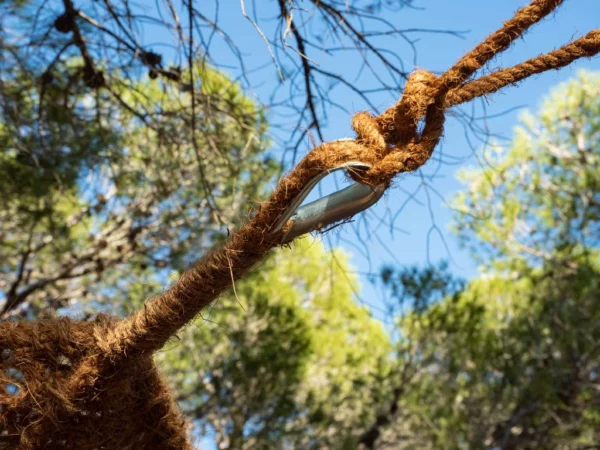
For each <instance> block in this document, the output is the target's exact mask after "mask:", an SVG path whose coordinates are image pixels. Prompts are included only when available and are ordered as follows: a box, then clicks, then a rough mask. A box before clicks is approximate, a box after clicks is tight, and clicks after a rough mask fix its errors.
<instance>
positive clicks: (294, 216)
mask: <svg viewBox="0 0 600 450" xmlns="http://www.w3.org/2000/svg"><path fill="white" fill-rule="evenodd" d="M370 168H371V165H370V164H367V163H363V162H359V161H350V162H347V163H344V164H341V165H339V166H338V167H335V168H333V169H330V170H328V171H324V172H322V173H320V174H319V175H317V176H316V177H314V178H313V179H312V180H310V182H309V183H308V184H307V185H306V186H305V187H304V188H303V189H302V191H300V193H299V194H298V195H297V196H296V198H295V199H294V200H293V201H292V203H291V204H290V205H289V206H288V208H287V209H286V210H285V212H284V213H283V215H282V216H281V217H280V218H279V220H278V221H277V222H276V223H275V227H274V229H273V232H274V233H276V232H278V231H280V230H281V229H282V228H283V226H284V225H285V224H286V223H287V222H288V221H289V220H291V221H292V225H291V227H290V229H289V230H288V231H287V233H286V234H285V235H284V236H283V237H282V239H281V243H282V244H285V243H286V242H290V241H291V240H293V239H294V238H296V237H298V236H301V235H303V234H305V233H310V232H311V231H313V230H317V229H320V228H323V227H326V226H328V225H331V224H333V223H335V222H339V221H341V220H345V219H349V218H350V217H352V216H354V215H355V214H358V213H359V212H361V211H364V210H365V209H367V208H369V207H370V206H372V205H374V204H375V203H376V202H377V201H378V200H379V199H380V198H381V196H382V195H383V193H384V192H385V185H383V184H380V185H378V186H375V187H372V186H368V185H366V184H360V183H354V184H353V185H351V186H349V187H347V188H344V189H342V190H340V191H337V192H334V193H333V194H330V195H327V196H325V197H323V198H320V199H318V200H315V201H314V202H311V203H308V204H306V205H304V206H302V207H300V208H299V206H300V204H301V203H302V202H303V201H304V199H305V198H306V196H307V195H308V194H309V193H310V191H312V189H313V188H314V187H315V186H316V185H317V183H318V182H319V181H321V180H322V179H323V178H325V177H326V176H327V175H329V174H330V173H332V172H335V171H338V170H343V169H358V170H368V169H370Z"/></svg>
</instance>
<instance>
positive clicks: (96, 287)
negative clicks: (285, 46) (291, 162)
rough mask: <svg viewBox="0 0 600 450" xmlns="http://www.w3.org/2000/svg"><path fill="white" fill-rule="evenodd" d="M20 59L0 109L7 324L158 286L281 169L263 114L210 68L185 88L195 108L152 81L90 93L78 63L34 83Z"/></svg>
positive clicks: (1, 250) (1, 273)
mask: <svg viewBox="0 0 600 450" xmlns="http://www.w3.org/2000/svg"><path fill="white" fill-rule="evenodd" d="M14 55H15V56H14V58H15V64H14V65H12V66H11V67H10V69H9V70H7V71H6V72H5V73H3V74H2V78H3V81H2V91H1V95H2V99H3V102H2V106H1V107H0V108H1V110H2V119H0V147H1V148H2V152H1V153H0V178H1V179H2V180H3V182H2V183H0V223H2V230H1V231H0V261H1V263H0V299H4V300H5V305H4V308H5V309H6V311H3V313H6V314H13V315H14V314H21V315H27V316H29V317H35V316H37V315H40V314H42V315H43V314H46V313H51V311H53V310H57V309H58V310H60V309H61V308H62V307H64V306H77V307H78V308H80V307H84V308H86V304H87V303H88V301H89V300H91V299H93V300H94V302H95V303H94V307H93V308H92V309H90V311H93V310H95V309H96V308H97V306H98V303H97V302H103V303H106V304H110V303H112V302H113V299H115V298H116V297H119V296H123V297H122V298H126V295H127V294H126V292H127V289H128V286H129V284H130V282H131V281H132V280H135V279H137V278H138V277H141V276H153V278H154V279H155V280H156V281H164V275H165V271H166V270H168V268H169V267H171V268H174V269H181V268H183V267H185V266H187V265H188V264H189V263H190V262H191V261H192V260H195V259H196V258H197V255H198V254H200V253H202V252H203V251H205V250H206V249H207V248H209V247H210V246H211V245H213V244H214V242H215V241H217V240H218V239H222V236H223V235H225V234H226V233H224V231H225V227H233V226H235V225H236V224H237V223H239V220H240V219H242V218H243V217H244V216H245V214H246V211H247V209H248V207H249V205H248V204H247V201H248V199H249V198H251V199H256V198H261V197H262V196H263V195H264V194H265V188H266V187H267V186H269V184H270V182H271V181H272V177H273V175H274V174H275V173H277V172H278V170H279V169H278V164H276V163H275V162H274V161H273V160H272V159H271V158H269V157H268V156H266V155H265V153H264V152H265V149H266V146H267V145H268V140H267V139H266V137H265V133H266V130H267V126H266V120H265V117H264V113H263V112H262V111H261V110H260V109H259V108H258V107H257V105H256V104H255V103H254V102H252V101H251V100H250V99H249V98H247V97H246V96H245V95H244V94H243V92H242V91H241V90H240V87H239V86H238V85H237V84H236V83H233V82H232V81H231V80H230V79H229V78H227V76H225V75H224V74H223V73H221V72H219V71H217V70H214V69H211V68H210V67H207V66H206V64H204V63H203V62H202V61H199V62H198V63H197V66H196V68H197V69H196V71H195V73H194V80H193V83H192V80H191V79H188V80H186V81H187V86H194V99H195V100H194V102H192V95H191V93H190V92H188V91H185V90H180V89H179V88H178V87H177V85H172V84H168V83H164V82H162V81H160V80H150V79H148V78H145V77H143V78H141V79H139V80H137V81H136V80H131V79H128V80H127V81H128V82H129V83H130V84H131V83H133V86H134V88H135V89H133V90H132V89H124V88H122V89H120V88H114V89H112V90H100V91H97V92H95V93H93V94H92V93H90V92H89V91H88V89H87V88H86V87H85V86H84V84H83V82H82V80H81V79H80V78H79V75H78V73H79V70H80V66H81V62H80V61H79V60H78V59H70V60H68V61H66V62H64V63H63V64H61V67H60V68H62V70H63V71H62V73H57V74H56V75H55V76H53V77H52V78H50V79H43V77H42V80H41V81H40V79H37V78H36V77H32V76H31V73H35V71H36V70H39V69H38V68H37V67H30V68H29V70H26V68H27V66H26V62H24V61H20V60H18V57H19V53H18V52H17V51H15V52H14ZM16 62H18V64H17V63H16ZM55 69H56V71H57V72H58V68H55ZM112 76H113V80H112V81H113V82H114V83H115V85H116V86H120V85H119V83H118V80H119V75H118V74H113V75H112ZM188 78H189V75H188ZM132 105H135V108H133V107H132ZM139 110H142V111H145V113H144V114H140V113H138V112H137V111H139ZM250 174H252V176H249V175H250ZM149 269H150V270H149ZM123 273H126V274H127V276H125V277H123V276H122V275H123ZM111 308H114V305H113V306H111ZM117 309H118V308H117Z"/></svg>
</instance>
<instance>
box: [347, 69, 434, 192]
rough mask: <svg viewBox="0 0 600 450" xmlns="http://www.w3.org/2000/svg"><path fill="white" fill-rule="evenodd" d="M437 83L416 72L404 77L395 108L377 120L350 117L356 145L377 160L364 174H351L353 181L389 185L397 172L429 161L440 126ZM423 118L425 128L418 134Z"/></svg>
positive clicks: (362, 115)
mask: <svg viewBox="0 0 600 450" xmlns="http://www.w3.org/2000/svg"><path fill="white" fill-rule="evenodd" d="M437 84H438V78H437V77H436V76H435V75H434V74H432V73H431V72H428V71H426V70H417V71H415V72H413V73H412V74H411V75H410V76H409V77H408V80H407V82H406V86H405V88H404V92H403V94H402V98H401V99H400V101H399V102H398V103H397V104H396V105H394V106H393V107H391V108H389V109H388V110H387V111H385V112H384V113H383V114H382V115H380V116H378V117H373V116H371V115H370V114H369V113H368V112H365V111H363V112H359V113H358V114H356V115H355V116H354V118H353V119H352V127H353V128H354V131H356V134H357V141H358V143H359V144H361V145H363V146H365V147H367V148H368V149H369V150H370V151H373V152H375V156H376V158H377V159H378V160H379V163H377V164H376V165H375V166H374V167H373V168H372V169H371V170H369V171H368V172H367V173H365V174H357V175H352V177H353V178H354V179H355V180H356V181H359V182H361V183H366V184H371V185H374V184H381V183H389V182H390V180H391V179H392V178H393V177H394V176H395V175H396V174H397V173H399V172H407V171H414V170H416V169H418V168H419V167H420V166H421V165H423V164H424V163H425V162H426V161H427V159H429V156H431V151H433V148H434V147H435V145H436V144H437V142H438V141H439V138H440V137H441V135H442V132H443V123H444V110H443V107H442V108H440V107H437V103H439V102H440V99H439V98H438V97H439V88H438V86H437ZM442 105H443V102H442ZM423 118H425V127H424V128H423V131H422V132H421V133H419V131H418V126H419V122H420V121H421V120H422V119H423ZM434 125H435V126H434Z"/></svg>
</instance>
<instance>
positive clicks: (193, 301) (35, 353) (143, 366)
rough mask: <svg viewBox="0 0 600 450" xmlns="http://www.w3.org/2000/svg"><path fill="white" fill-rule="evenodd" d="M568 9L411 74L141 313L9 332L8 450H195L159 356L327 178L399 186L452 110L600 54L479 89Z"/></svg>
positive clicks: (1, 350)
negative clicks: (497, 64)
mask: <svg viewBox="0 0 600 450" xmlns="http://www.w3.org/2000/svg"><path fill="white" fill-rule="evenodd" d="M561 3H562V0H533V1H532V2H531V4H530V5H528V6H526V7H524V8H522V9H520V10H519V11H517V13H516V14H515V16H514V17H513V18H512V19H510V20H509V21H507V22H506V23H505V24H504V26H503V27H502V28H501V29H500V30H498V31H497V32H495V33H493V34H492V35H490V36H488V37H487V38H486V39H485V40H484V41H483V42H482V43H481V44H479V45H478V46H477V47H475V48H474V49H473V50H472V51H471V52H469V53H468V54H467V55H465V56H464V57H463V58H461V59H460V60H459V61H458V62H457V63H456V64H455V65H454V66H453V67H452V68H450V69H449V70H448V71H447V72H445V73H444V74H442V75H441V76H439V77H436V76H435V75H433V74H431V73H429V72H427V71H416V72H414V73H413V74H411V76H410V77H409V79H408V81H407V84H406V87H405V90H404V93H403V95H402V98H401V99H400V101H399V102H398V103H397V104H396V105H394V106H393V107H391V108H389V109H388V110H387V111H385V112H384V113H383V114H381V115H379V116H376V117H374V116H372V115H371V114H369V113H367V112H360V113H358V114H356V115H355V116H354V118H353V120H352V126H353V128H354V130H355V131H356V134H357V137H356V139H355V140H354V141H336V142H331V143H325V144H322V145H320V146H319V147H317V148H315V149H313V150H312V151H311V152H310V153H309V154H308V155H307V156H306V157H305V158H304V159H302V161H300V163H299V164H298V165H297V166H296V168H294V169H293V170H292V171H291V173H289V174H288V175H287V176H286V177H284V178H283V179H281V181H280V182H279V184H278V186H277V188H276V189H275V191H274V192H273V194H272V195H271V197H270V198H269V200H267V201H266V202H264V203H262V204H260V205H259V206H258V208H257V210H256V213H255V214H254V216H253V217H252V218H251V219H250V220H249V221H248V222H247V223H246V224H245V225H243V226H242V227H241V228H240V229H239V230H237V231H236V232H234V233H233V234H232V235H231V237H230V238H229V239H228V240H227V241H226V242H225V243H224V244H223V245H222V246H221V247H219V248H218V249H215V250H213V251H212V252H210V253H209V254H207V255H206V256H205V257H204V258H202V259H201V260H200V261H199V262H197V263H196V264H195V265H194V266H192V267H191V268H189V269H188V270H187V271H186V272H184V273H183V274H182V276H181V277H180V278H179V280H178V281H177V282H176V283H175V284H174V285H173V286H172V287H171V288H170V289H169V290H167V291H166V292H164V293H163V294H161V295H159V296H157V297H155V298H154V299H152V300H150V301H149V302H147V303H146V304H145V305H144V308H143V309H141V310H140V311H137V312H136V313H134V314H133V315H131V316H130V317H128V318H126V319H124V320H121V321H115V320H113V319H110V318H107V317H104V316H99V317H98V318H96V319H95V321H92V322H78V321H74V320H70V319H56V320H49V321H40V322H34V323H2V324H0V366H1V367H0V369H2V372H1V373H0V377H2V379H1V382H2V387H1V388H0V449H2V448H21V449H42V448H43V449H66V448H69V449H73V448H77V449H137V448H144V449H181V448H190V444H189V442H188V441H187V438H186V436H187V425H186V423H185V421H184V420H183V419H182V416H181V414H180V412H179V410H178V408H177V406H176V404H175V402H174V401H173V399H172V397H171V395H170V393H169V391H168V389H167V388H166V385H165V383H164V382H163V381H162V379H161V377H160V375H159V373H158V371H157V370H156V368H155V366H154V364H153V362H152V354H153V352H155V351H157V350H159V349H160V348H162V347H163V346H164V344H165V343H166V342H167V341H168V340H169V339H170V338H171V337H172V336H173V335H174V334H175V333H176V332H177V330H179V329H180V328H181V327H183V326H184V325H185V324H187V323H188V322H190V321H191V320H193V319H194V318H195V317H196V316H197V315H198V314H199V313H200V311H201V310H202V309H203V308H204V307H206V306H208V305H209V304H210V303H211V302H212V301H213V300H215V299H216V298H217V297H218V296H219V295H220V294H221V293H223V292H224V291H225V290H226V289H227V288H228V287H230V286H231V283H232V281H234V280H237V279H239V278H241V277H242V276H243V275H244V274H245V273H247V272H248V271H249V270H250V269H251V268H252V267H253V266H254V265H256V263H258V262H259V261H261V260H262V259H263V258H264V257H265V256H266V255H267V254H268V253H269V251H270V250H271V249H273V248H274V247H277V246H278V245H279V243H280V239H281V235H282V233H284V232H285V228H284V230H282V231H281V232H278V233H272V231H271V230H272V228H273V225H274V224H275V222H276V221H277V219H278V218H279V217H280V216H281V215H282V213H283V212H284V211H285V210H286V208H287V206H288V205H289V204H290V203H291V202H292V200H293V199H294V198H295V197H296V196H297V195H298V194H299V192H300V191H301V190H302V188H303V187H304V186H306V185H307V183H308V182H309V181H310V180H311V179H312V178H314V177H315V176H316V175H318V174H320V173H322V172H323V171H327V170H331V169H332V168H334V167H336V166H339V165H340V164H342V163H346V162H349V161H352V160H358V161H363V162H365V163H369V164H370V165H371V166H372V167H371V169H370V170H368V171H366V172H364V173H360V174H358V173H355V174H352V177H353V178H354V179H356V180H357V181H359V182H362V183H366V184H370V185H376V184H382V183H383V184H385V185H387V186H389V184H390V183H391V181H392V179H393V178H394V177H395V176H396V175H398V174H399V173H402V172H412V171H415V170H417V169H418V168H419V167H421V166H422V165H423V164H425V163H426V162H427V160H428V159H429V158H430V157H431V154H432V152H433V150H434V149H435V147H436V145H437V144H438V142H439V140H440V138H441V136H442V134H443V131H444V121H445V111H446V109H447V108H450V107H452V106H455V105H459V104H461V103H464V102H467V101H469V100H472V99H474V98H477V97H482V96H486V95H489V94H492V93H494V92H496V91H497V90H499V89H501V88H503V87H505V86H508V85H511V84H515V83H518V82H519V81H522V80H524V79H525V78H527V77H529V76H531V75H534V74H537V73H541V72H544V71H547V70H550V69H559V68H561V67H564V66H566V65H568V64H570V63H571V62H573V61H574V60H576V59H578V58H582V57H592V56H594V55H596V54H598V52H600V30H595V31H592V32H590V33H588V34H587V35H586V36H585V37H582V38H580V39H577V40H575V41H573V42H571V43H570V44H568V45H565V46H563V47H562V48H560V49H558V50H554V51H552V52H550V53H548V54H545V55H541V56H538V57H536V58H532V59H530V60H528V61H526V62H524V63H522V64H518V65H516V66H514V67H512V68H508V69H503V70H499V71H496V72H493V73H491V74H489V75H486V76H483V77H481V78H479V79H475V80H471V81H468V80H469V79H470V78H471V77H472V75H473V74H474V73H475V72H476V71H477V70H479V69H481V68H482V67H483V66H484V65H485V64H486V63H487V62H488V61H490V60H491V59H492V58H493V57H494V56H496V55H497V54H498V53H500V52H502V51H504V50H505V49H507V48H508V47H509V46H510V44H511V43H512V42H513V41H514V40H515V39H517V38H518V37H519V36H521V35H522V34H523V32H525V31H526V30H527V29H528V28H529V27H531V26H532V25H533V24H535V23H537V22H539V21H540V20H541V19H542V18H544V17H545V16H547V15H548V14H550V13H551V12H552V11H553V10H554V9H555V8H556V7H557V6H559V5H560V4H561ZM421 123H423V126H422V127H420V126H419V125H420V124H421ZM419 129H421V131H419ZM207 351H210V350H209V349H208V350H207Z"/></svg>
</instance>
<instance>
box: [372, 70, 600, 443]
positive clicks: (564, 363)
mask: <svg viewBox="0 0 600 450" xmlns="http://www.w3.org/2000/svg"><path fill="white" fill-rule="evenodd" d="M599 86H600V76H598V75H597V74H591V73H585V72H582V73H581V74H580V75H579V76H578V78H577V79H574V80H572V81H570V82H568V83H565V84H563V85H561V86H559V87H558V88H557V89H556V90H554V91H553V92H552V93H551V94H550V96H549V97H548V99H547V100H546V102H545V103H544V104H543V108H542V110H541V112H540V113H539V115H538V116H537V117H535V118H534V117H532V116H531V115H526V116H525V117H524V119H523V123H524V125H523V127H521V128H519V129H517V130H516V132H515V137H514V139H513V142H512V145H511V146H510V149H509V150H508V152H506V153H501V152H499V151H498V152H496V153H495V155H494V158H495V159H494V160H493V162H492V163H491V164H490V167H487V168H485V169H483V170H478V171H470V172H466V173H464V174H463V177H464V178H463V179H464V180H465V182H466V183H467V187H466V189H465V190H464V191H463V192H461V193H459V194H458V196H457V198H456V199H455V206H456V209H457V216H456V218H457V226H456V228H457V231H458V233H459V236H460V237H461V238H462V240H463V242H464V243H465V245H467V246H469V247H470V248H471V249H472V250H473V252H474V256H475V257H476V258H478V259H479V260H480V261H482V262H484V267H485V268H486V272H485V274H484V275H482V276H481V277H480V278H479V279H476V280H473V281H471V282H470V283H469V284H468V285H466V286H465V287H464V288H462V289H461V287H460V286H461V285H460V283H459V282H456V280H454V279H453V278H452V277H451V276H450V275H449V274H447V273H446V272H445V267H444V266H442V267H440V268H432V269H425V270H417V269H413V270H410V269H408V270H404V271H402V272H400V273H399V274H398V273H396V272H394V271H393V270H387V271H384V273H383V278H384V282H385V283H386V284H387V285H388V286H389V288H390V291H391V293H392V296H393V297H395V298H396V299H398V300H406V299H409V300H411V301H412V307H411V308H404V309H403V310H402V311H403V312H405V314H402V315H401V316H400V317H399V320H398V332H399V335H400V339H399V341H398V343H397V345H398V351H399V354H400V355H401V357H400V358H398V362H397V364H398V366H399V367H406V364H407V361H408V364H409V367H410V373H411V374H412V376H411V377H409V378H405V379H403V380H401V381H402V383H403V384H401V386H402V388H403V392H404V395H403V396H402V397H401V398H400V399H399V401H398V408H397V410H398V412H397V413H396V414H394V415H393V424H392V425H391V426H389V427H387V428H386V429H385V430H384V431H383V432H382V438H381V439H380V440H379V441H378V445H379V446H381V448H387V447H386V445H391V446H392V447H393V448H415V447H417V448H448V449H455V448H464V449H471V448H506V449H521V448H522V449H526V448H561V449H562V448H565V449H566V448H596V447H597V446H598V443H599V442H600V434H599V432H598V430H600V397H599V396H598V376H599V372H598V370H599V369H600V347H599V346H598V341H599V340H600V326H599V325H598V324H599V323H600V265H599V262H600V260H599V253H598V250H599V244H600V240H599V239H598V238H599V237H600V234H599V233H598V231H599V228H598V227H599V219H600V178H599V173H600V172H599V170H598V169H599V161H600V119H599V118H600V89H599ZM494 151H496V149H494ZM409 306H410V305H409Z"/></svg>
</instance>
